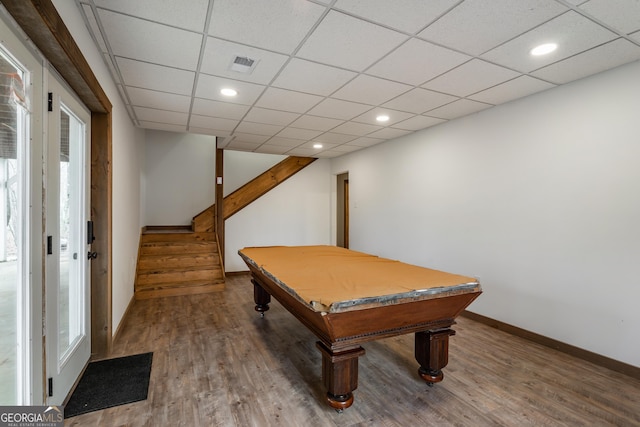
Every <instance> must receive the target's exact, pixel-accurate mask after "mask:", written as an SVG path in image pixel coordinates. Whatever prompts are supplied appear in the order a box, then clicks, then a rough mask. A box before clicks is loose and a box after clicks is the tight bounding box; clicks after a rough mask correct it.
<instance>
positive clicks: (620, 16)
mask: <svg viewBox="0 0 640 427" xmlns="http://www.w3.org/2000/svg"><path fill="white" fill-rule="evenodd" d="M580 9H581V10H584V11H585V12H587V13H588V14H589V15H591V16H593V17H594V18H596V19H597V20H599V21H601V22H603V23H604V24H605V25H608V26H610V27H613V28H614V29H616V30H617V31H620V32H622V33H624V34H630V33H633V32H634V31H637V30H640V1H638V0H590V1H588V2H586V3H584V4H582V5H580Z"/></svg>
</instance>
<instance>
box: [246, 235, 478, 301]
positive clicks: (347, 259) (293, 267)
mask: <svg viewBox="0 0 640 427" xmlns="http://www.w3.org/2000/svg"><path fill="white" fill-rule="evenodd" d="M240 253H241V254H244V255H245V256H246V257H247V258H249V259H251V260H252V261H253V262H254V263H255V265H256V266H257V267H259V268H260V269H261V270H263V271H264V272H267V273H268V274H269V275H270V276H272V277H274V278H276V279H277V280H278V281H280V282H282V283H283V284H285V285H286V286H287V287H289V288H290V289H291V290H292V291H294V292H295V293H296V294H297V296H298V297H299V298H301V299H302V300H303V301H306V302H307V303H309V304H311V305H313V306H320V307H318V308H321V307H330V306H331V304H333V303H336V302H341V301H351V300H357V299H362V298H369V297H379V296H385V295H395V294H403V293H407V292H411V291H419V290H424V289H432V288H446V287H452V286H456V285H461V284H466V283H476V282H477V280H476V279H474V278H472V277H465V276H460V275H457V274H451V273H446V272H443V271H438V270H431V269H428V268H424V267H418V266H415V265H411V264H405V263H402V262H399V261H394V260H390V259H386V258H380V257H377V256H374V255H369V254H365V253H362V252H356V251H352V250H348V249H344V248H339V247H336V246H272V247H249V248H244V249H242V250H241V251H240Z"/></svg>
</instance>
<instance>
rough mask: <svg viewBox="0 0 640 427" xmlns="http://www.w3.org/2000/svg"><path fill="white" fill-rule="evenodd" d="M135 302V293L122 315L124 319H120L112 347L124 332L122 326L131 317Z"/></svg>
mask: <svg viewBox="0 0 640 427" xmlns="http://www.w3.org/2000/svg"><path fill="white" fill-rule="evenodd" d="M135 302H136V295H135V292H134V294H133V295H132V296H131V299H130V300H129V304H127V308H126V309H125V310H124V313H123V314H122V318H120V323H119V324H118V327H117V328H116V332H115V334H113V338H112V340H111V342H112V345H111V347H113V345H114V344H115V343H116V341H117V340H118V337H119V336H120V332H121V331H122V326H123V325H124V323H125V322H126V320H127V318H128V317H129V312H130V311H131V309H132V308H133V304H134V303H135ZM109 357H111V355H110V354H109V355H107V358H109ZM92 361H94V360H92Z"/></svg>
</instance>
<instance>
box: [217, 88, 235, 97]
mask: <svg viewBox="0 0 640 427" xmlns="http://www.w3.org/2000/svg"><path fill="white" fill-rule="evenodd" d="M220 93H221V94H223V95H224V96H236V95H237V94H238V91H237V90H235V89H231V88H228V87H225V88H224V89H221V90H220Z"/></svg>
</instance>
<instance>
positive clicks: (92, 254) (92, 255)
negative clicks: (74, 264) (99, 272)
mask: <svg viewBox="0 0 640 427" xmlns="http://www.w3.org/2000/svg"><path fill="white" fill-rule="evenodd" d="M96 258H98V252H91V251H89V252H88V253H87V259H96Z"/></svg>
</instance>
